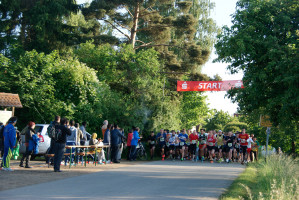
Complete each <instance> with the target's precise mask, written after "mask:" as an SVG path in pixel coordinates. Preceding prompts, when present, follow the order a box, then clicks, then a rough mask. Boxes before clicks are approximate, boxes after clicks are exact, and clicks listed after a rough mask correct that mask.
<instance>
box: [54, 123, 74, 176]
mask: <svg viewBox="0 0 299 200" xmlns="http://www.w3.org/2000/svg"><path fill="white" fill-rule="evenodd" d="M55 132H56V133H59V135H60V137H58V138H57V140H56V141H55V148H54V149H55V151H54V152H55V156H54V172H61V170H60V163H61V160H62V156H63V152H64V149H65V143H66V136H67V135H71V134H72V133H71V130H70V129H69V128H68V120H67V119H65V118H63V119H61V122H60V125H56V126H55Z"/></svg>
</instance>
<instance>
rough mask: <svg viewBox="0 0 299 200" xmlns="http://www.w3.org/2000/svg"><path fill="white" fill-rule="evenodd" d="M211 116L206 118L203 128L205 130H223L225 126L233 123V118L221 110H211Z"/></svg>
mask: <svg viewBox="0 0 299 200" xmlns="http://www.w3.org/2000/svg"><path fill="white" fill-rule="evenodd" d="M211 114H212V116H211V117H210V118H207V119H206V120H205V121H206V124H205V126H204V127H205V128H206V129H207V130H216V129H217V130H223V129H224V127H225V125H226V124H228V123H229V122H231V121H233V118H232V117H231V116H230V115H229V113H228V112H224V111H222V110H220V111H217V110H212V113H211Z"/></svg>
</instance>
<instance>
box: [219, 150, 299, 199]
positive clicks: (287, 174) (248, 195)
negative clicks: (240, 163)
mask: <svg viewBox="0 0 299 200" xmlns="http://www.w3.org/2000/svg"><path fill="white" fill-rule="evenodd" d="M298 179H299V165H298V160H294V159H293V158H291V157H289V156H285V155H271V156H268V158H267V162H266V161H265V160H264V159H260V161H259V162H258V163H252V164H250V165H249V166H248V167H247V168H246V169H245V171H244V172H243V173H242V174H241V175H240V176H239V177H238V178H237V179H236V180H235V181H234V182H233V184H232V185H231V186H230V187H229V189H228V190H227V191H226V192H225V193H224V194H222V195H221V197H220V200H237V199H238V200H239V199H244V200H299V180H298Z"/></svg>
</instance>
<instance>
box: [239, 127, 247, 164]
mask: <svg viewBox="0 0 299 200" xmlns="http://www.w3.org/2000/svg"><path fill="white" fill-rule="evenodd" d="M238 138H239V139H240V153H241V154H242V155H243V158H242V164H244V162H247V156H248V155H247V145H248V142H247V140H248V139H249V135H248V134H247V133H246V132H245V129H242V133H241V134H239V137H238Z"/></svg>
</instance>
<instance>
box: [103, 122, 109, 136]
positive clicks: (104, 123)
mask: <svg viewBox="0 0 299 200" xmlns="http://www.w3.org/2000/svg"><path fill="white" fill-rule="evenodd" d="M107 129H108V120H104V122H103V126H102V134H103V138H105V133H106V130H107Z"/></svg>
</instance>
